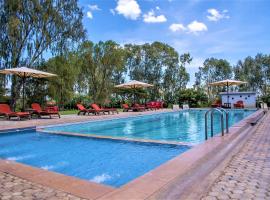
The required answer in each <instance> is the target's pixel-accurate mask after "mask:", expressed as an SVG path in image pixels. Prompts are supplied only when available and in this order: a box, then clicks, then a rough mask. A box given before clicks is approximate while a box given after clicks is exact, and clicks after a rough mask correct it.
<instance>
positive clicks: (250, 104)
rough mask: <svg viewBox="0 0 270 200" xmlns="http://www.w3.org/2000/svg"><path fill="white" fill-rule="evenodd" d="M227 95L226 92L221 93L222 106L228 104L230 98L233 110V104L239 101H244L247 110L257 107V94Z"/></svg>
mask: <svg viewBox="0 0 270 200" xmlns="http://www.w3.org/2000/svg"><path fill="white" fill-rule="evenodd" d="M228 94H229V95H227V93H226V92H222V93H220V95H221V100H222V104H224V103H227V101H228V99H227V96H229V103H231V106H232V108H233V104H234V103H236V102H237V101H240V100H242V101H243V102H244V106H245V108H255V107H256V93H255V92H235V93H234V92H229V93H228Z"/></svg>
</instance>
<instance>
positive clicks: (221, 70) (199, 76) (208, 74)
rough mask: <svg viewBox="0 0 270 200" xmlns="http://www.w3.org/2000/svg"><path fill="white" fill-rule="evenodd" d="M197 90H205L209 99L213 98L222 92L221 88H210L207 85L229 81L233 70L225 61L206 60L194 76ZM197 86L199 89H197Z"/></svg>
mask: <svg viewBox="0 0 270 200" xmlns="http://www.w3.org/2000/svg"><path fill="white" fill-rule="evenodd" d="M195 76H196V83H195V85H197V86H196V87H197V88H206V89H207V94H208V97H209V98H213V97H214V96H216V95H217V94H218V93H219V92H221V91H224V90H225V88H222V87H210V86H209V85H208V84H209V83H212V82H216V81H221V80H224V79H230V78H232V76H233V68H232V66H231V65H230V63H229V62H228V61H227V60H224V59H216V58H208V59H206V60H205V61H204V63H203V66H202V67H199V72H197V73H196V74H195ZM198 86H199V87H198Z"/></svg>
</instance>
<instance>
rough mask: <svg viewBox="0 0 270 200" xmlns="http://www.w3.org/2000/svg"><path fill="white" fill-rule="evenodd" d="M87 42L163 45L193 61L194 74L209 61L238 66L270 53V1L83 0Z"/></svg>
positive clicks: (191, 69)
mask: <svg viewBox="0 0 270 200" xmlns="http://www.w3.org/2000/svg"><path fill="white" fill-rule="evenodd" d="M79 4H80V6H82V7H83V12H84V19H83V24H84V26H85V28H86V30H87V38H88V39H90V40H92V41H94V42H98V41H100V40H103V41H104V40H114V41H116V42H118V43H120V44H125V43H136V44H142V43H145V42H153V41H161V42H165V43H167V44H169V45H171V46H172V47H174V48H175V49H176V50H177V51H178V53H179V54H182V53H186V52H189V53H190V54H191V56H192V57H193V62H192V63H191V65H189V66H187V70H188V72H189V73H190V75H191V81H190V83H189V86H191V85H192V84H193V83H194V73H195V72H196V71H197V70H198V67H199V66H201V65H202V63H203V61H204V60H205V59H206V58H209V57H215V58H223V59H227V60H228V61H230V62H231V63H232V64H233V65H234V64H236V62H237V61H238V60H239V59H243V58H245V57H246V56H248V55H250V56H254V55H256V54H257V53H265V54H269V53H270V26H269V25H270V12H269V8H270V1H269V0H80V1H79Z"/></svg>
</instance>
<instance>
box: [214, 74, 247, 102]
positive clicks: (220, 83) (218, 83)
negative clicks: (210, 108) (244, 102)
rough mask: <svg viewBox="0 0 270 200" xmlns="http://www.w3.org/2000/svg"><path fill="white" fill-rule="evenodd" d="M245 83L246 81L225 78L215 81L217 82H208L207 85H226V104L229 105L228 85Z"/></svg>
mask: <svg viewBox="0 0 270 200" xmlns="http://www.w3.org/2000/svg"><path fill="white" fill-rule="evenodd" d="M245 83H247V82H245V81H238V80H230V79H226V80H222V81H217V82H213V83H209V85H210V86H226V87H227V104H228V107H230V106H229V86H232V85H241V84H245Z"/></svg>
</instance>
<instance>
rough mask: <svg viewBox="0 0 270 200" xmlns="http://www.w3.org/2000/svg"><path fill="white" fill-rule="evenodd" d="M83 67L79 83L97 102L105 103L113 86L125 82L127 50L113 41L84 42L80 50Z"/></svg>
mask: <svg viewBox="0 0 270 200" xmlns="http://www.w3.org/2000/svg"><path fill="white" fill-rule="evenodd" d="M78 58H79V60H80V61H79V62H78V65H79V66H80V68H81V73H80V75H79V80H78V85H79V87H80V89H81V90H83V91H85V92H87V94H88V96H89V98H91V99H93V101H94V102H96V103H101V104H102V103H104V102H105V101H106V100H108V98H109V97H110V95H111V92H112V89H113V86H114V85H115V84H119V83H121V82H123V80H124V77H123V73H124V72H125V65H124V63H125V52H124V50H123V48H121V47H120V45H119V44H117V43H115V42H113V41H106V42H99V43H97V44H94V43H92V42H90V41H86V42H84V43H82V44H81V45H80V47H79V50H78Z"/></svg>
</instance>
